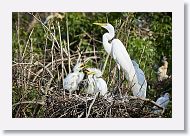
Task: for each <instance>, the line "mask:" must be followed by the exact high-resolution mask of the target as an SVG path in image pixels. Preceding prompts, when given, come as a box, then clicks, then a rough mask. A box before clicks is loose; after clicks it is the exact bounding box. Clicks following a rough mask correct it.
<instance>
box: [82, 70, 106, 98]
mask: <svg viewBox="0 0 190 136" xmlns="http://www.w3.org/2000/svg"><path fill="white" fill-rule="evenodd" d="M84 73H86V74H87V75H88V87H87V89H86V93H88V94H95V93H98V92H100V95H102V96H105V94H106V93H107V92H108V89H107V84H106V81H105V80H104V79H103V78H102V77H101V76H102V72H101V71H100V70H99V69H96V68H87V69H85V70H84Z"/></svg>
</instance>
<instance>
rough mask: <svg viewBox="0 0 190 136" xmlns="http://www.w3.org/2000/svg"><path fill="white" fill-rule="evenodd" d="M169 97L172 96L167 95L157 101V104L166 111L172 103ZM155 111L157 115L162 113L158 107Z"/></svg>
mask: <svg viewBox="0 0 190 136" xmlns="http://www.w3.org/2000/svg"><path fill="white" fill-rule="evenodd" d="M169 97H170V94H169V93H165V94H164V96H161V97H160V98H158V99H157V101H156V104H158V105H159V106H161V107H162V108H163V109H164V110H165V109H166V107H167V105H168V103H169V101H170V99H169ZM153 109H154V113H156V114H158V113H160V112H161V110H160V109H158V107H156V106H154V107H153Z"/></svg>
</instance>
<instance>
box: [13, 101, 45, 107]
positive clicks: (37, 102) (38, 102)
mask: <svg viewBox="0 0 190 136" xmlns="http://www.w3.org/2000/svg"><path fill="white" fill-rule="evenodd" d="M20 104H40V105H45V102H44V101H42V100H38V101H23V102H18V103H15V104H13V105H12V106H13V107H14V106H17V105H20Z"/></svg>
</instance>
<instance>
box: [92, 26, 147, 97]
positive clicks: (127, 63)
mask: <svg viewBox="0 0 190 136" xmlns="http://www.w3.org/2000/svg"><path fill="white" fill-rule="evenodd" d="M94 24H95V25H99V26H101V27H103V28H105V29H107V30H108V33H105V34H104V35H103V38H102V39H103V46H104V49H105V50H106V52H107V53H108V54H111V55H112V57H113V58H114V60H115V62H116V63H117V66H118V69H120V67H121V68H122V70H123V71H124V73H125V77H126V79H127V80H128V81H129V87H130V88H131V90H132V92H133V95H134V96H138V97H142V98H145V95H142V96H141V94H140V93H139V91H140V90H141V85H139V81H138V78H137V75H136V72H135V68H134V66H133V64H132V61H131V58H130V56H129V54H128V52H127V50H126V48H125V46H124V45H123V43H122V42H121V41H120V40H119V39H113V38H114V36H115V31H114V27H113V26H112V25H111V24H109V23H94ZM112 39H113V40H112ZM110 40H112V42H111V43H109V41H110ZM144 89H145V90H146V88H144Z"/></svg>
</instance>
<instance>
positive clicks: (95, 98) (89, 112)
mask: <svg viewBox="0 0 190 136" xmlns="http://www.w3.org/2000/svg"><path fill="white" fill-rule="evenodd" d="M98 94H99V92H98V93H96V95H95V96H94V99H93V101H92V103H91V104H90V106H89V109H88V113H87V115H86V118H88V116H89V115H90V111H91V108H92V106H93V104H94V102H95V100H96V97H97V96H98Z"/></svg>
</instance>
